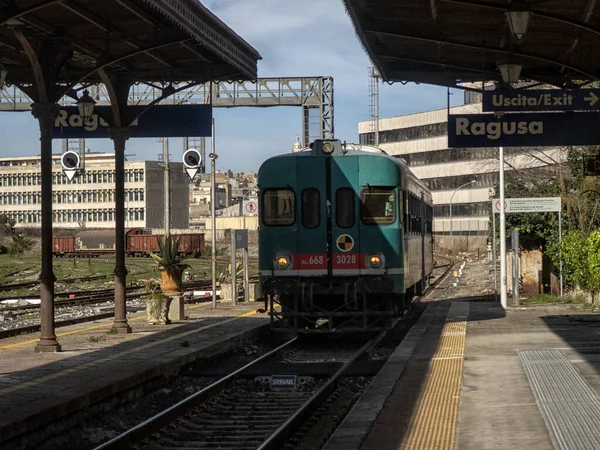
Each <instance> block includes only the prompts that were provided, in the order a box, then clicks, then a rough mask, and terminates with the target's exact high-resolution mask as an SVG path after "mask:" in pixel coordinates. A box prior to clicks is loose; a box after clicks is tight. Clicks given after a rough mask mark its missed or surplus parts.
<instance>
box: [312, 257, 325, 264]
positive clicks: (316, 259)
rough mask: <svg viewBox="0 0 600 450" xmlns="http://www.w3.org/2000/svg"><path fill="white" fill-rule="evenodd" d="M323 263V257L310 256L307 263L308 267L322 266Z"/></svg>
mask: <svg viewBox="0 0 600 450" xmlns="http://www.w3.org/2000/svg"><path fill="white" fill-rule="evenodd" d="M324 262H325V259H324V258H323V256H311V257H310V258H308V263H309V264H310V265H317V264H323V263H324Z"/></svg>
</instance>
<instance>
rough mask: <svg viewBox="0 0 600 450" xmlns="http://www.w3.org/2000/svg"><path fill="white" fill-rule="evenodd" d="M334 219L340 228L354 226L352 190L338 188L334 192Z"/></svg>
mask: <svg viewBox="0 0 600 450" xmlns="http://www.w3.org/2000/svg"><path fill="white" fill-rule="evenodd" d="M335 220H336V222H337V226H338V227H340V228H351V227H353V226H354V190H353V189H350V188H340V189H338V190H337V191H336V192H335Z"/></svg>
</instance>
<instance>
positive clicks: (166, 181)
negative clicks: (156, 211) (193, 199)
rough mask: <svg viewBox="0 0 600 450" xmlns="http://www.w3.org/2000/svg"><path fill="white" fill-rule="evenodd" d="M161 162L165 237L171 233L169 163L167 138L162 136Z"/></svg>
mask: <svg viewBox="0 0 600 450" xmlns="http://www.w3.org/2000/svg"><path fill="white" fill-rule="evenodd" d="M163 163H164V165H165V179H164V200H165V205H164V206H165V216H164V228H165V239H166V237H167V236H169V235H170V234H171V165H170V164H169V138H163Z"/></svg>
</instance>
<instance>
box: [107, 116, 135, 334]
mask: <svg viewBox="0 0 600 450" xmlns="http://www.w3.org/2000/svg"><path fill="white" fill-rule="evenodd" d="M108 135H109V137H110V138H111V139H112V141H113V143H114V146H115V250H116V257H115V270H114V274H115V319H114V327H115V329H116V330H117V332H119V333H122V334H127V333H131V327H130V326H129V324H128V323H127V309H126V303H125V285H126V282H127V268H126V267H125V142H126V141H127V139H129V136H130V129H129V128H128V127H122V128H118V127H110V128H109V130H108Z"/></svg>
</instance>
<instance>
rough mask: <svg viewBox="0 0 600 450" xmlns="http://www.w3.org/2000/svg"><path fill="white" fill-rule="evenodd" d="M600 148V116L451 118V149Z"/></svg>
mask: <svg viewBox="0 0 600 450" xmlns="http://www.w3.org/2000/svg"><path fill="white" fill-rule="evenodd" d="M556 145H600V113H574V112H565V113H525V114H503V115H502V116H497V115H495V114H457V115H449V116H448V147H500V146H504V147H537V146H556Z"/></svg>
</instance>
